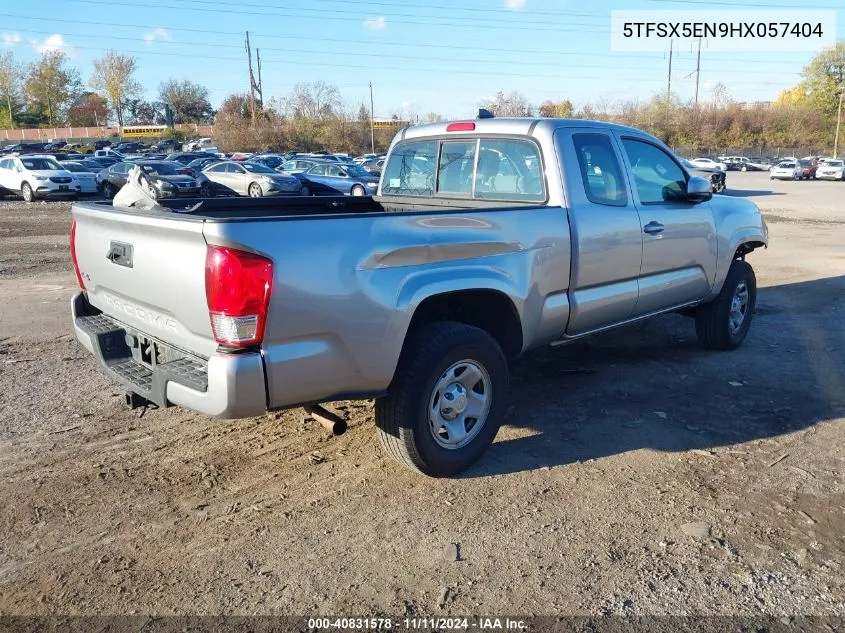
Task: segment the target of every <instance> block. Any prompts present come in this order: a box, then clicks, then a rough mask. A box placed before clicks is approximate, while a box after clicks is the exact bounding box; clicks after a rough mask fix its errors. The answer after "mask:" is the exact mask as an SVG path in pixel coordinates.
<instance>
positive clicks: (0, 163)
mask: <svg viewBox="0 0 845 633" xmlns="http://www.w3.org/2000/svg"><path fill="white" fill-rule="evenodd" d="M0 169H9V160H8V159H6V160H0Z"/></svg>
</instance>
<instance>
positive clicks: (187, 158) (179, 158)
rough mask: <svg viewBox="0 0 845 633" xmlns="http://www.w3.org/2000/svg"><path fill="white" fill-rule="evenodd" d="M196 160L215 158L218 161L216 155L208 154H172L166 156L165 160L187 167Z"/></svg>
mask: <svg viewBox="0 0 845 633" xmlns="http://www.w3.org/2000/svg"><path fill="white" fill-rule="evenodd" d="M198 158H215V159H217V160H220V158H219V157H218V156H217V155H216V154H211V153H209V152H174V153H172V154H168V156H167V160H171V161H175V162H177V163H181V164H182V165H187V164H188V163H190V162H193V161H195V160H196V159H198Z"/></svg>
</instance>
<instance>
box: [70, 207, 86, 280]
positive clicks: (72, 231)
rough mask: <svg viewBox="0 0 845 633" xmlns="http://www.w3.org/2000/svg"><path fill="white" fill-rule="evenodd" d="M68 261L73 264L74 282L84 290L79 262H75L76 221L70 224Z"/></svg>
mask: <svg viewBox="0 0 845 633" xmlns="http://www.w3.org/2000/svg"><path fill="white" fill-rule="evenodd" d="M70 260H71V261H72V262H73V270H74V272H76V281H77V283H78V284H79V287H80V288H82V289H83V290H85V282H84V281H82V274H81V273H80V272H79V262H78V261H76V220H74V221H73V222H71V223H70Z"/></svg>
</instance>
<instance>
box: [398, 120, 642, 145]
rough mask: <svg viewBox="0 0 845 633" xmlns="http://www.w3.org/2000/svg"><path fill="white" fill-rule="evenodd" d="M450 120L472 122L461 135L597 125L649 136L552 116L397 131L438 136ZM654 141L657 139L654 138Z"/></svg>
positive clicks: (411, 135) (528, 132)
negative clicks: (470, 126) (468, 128)
mask: <svg viewBox="0 0 845 633" xmlns="http://www.w3.org/2000/svg"><path fill="white" fill-rule="evenodd" d="M453 123H474V124H475V129H474V130H465V131H464V133H465V134H470V135H472V134H520V135H526V136H528V135H532V136H533V135H534V134H535V133H536V132H537V131H539V130H543V131H547V132H549V133H552V132H553V131H554V130H556V129H558V128H565V127H578V128H597V129H598V128H601V129H605V130H607V129H615V130H619V131H624V132H630V133H633V134H636V135H638V136H649V137H650V138H654V137H653V136H651V135H650V134H647V133H646V132H643V131H642V130H638V129H636V128H633V127H629V126H627V125H619V124H618V123H609V122H607V121H591V120H589V119H554V118H545V117H520V118H491V119H462V120H456V121H443V122H441V123H426V124H423V125H414V126H411V127H407V128H405V129H403V130H402V131H400V132H399V133H398V136H399V138H400V139H403V140H404V139H411V138H420V137H426V136H441V135H446V134H447V133H448V134H455V133H456V132H448V130H447V128H448V126H450V125H452V124H453ZM654 140H658V139H654Z"/></svg>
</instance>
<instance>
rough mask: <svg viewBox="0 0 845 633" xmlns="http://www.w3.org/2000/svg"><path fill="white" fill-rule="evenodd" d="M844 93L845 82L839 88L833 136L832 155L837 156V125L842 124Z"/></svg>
mask: <svg viewBox="0 0 845 633" xmlns="http://www.w3.org/2000/svg"><path fill="white" fill-rule="evenodd" d="M843 95H845V84H843V85H842V86H841V88H840V89H839V110H838V111H837V112H836V135H835V136H834V137H833V157H834V158H838V155H837V153H838V152H839V126H840V125H841V124H842V97H843Z"/></svg>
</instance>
